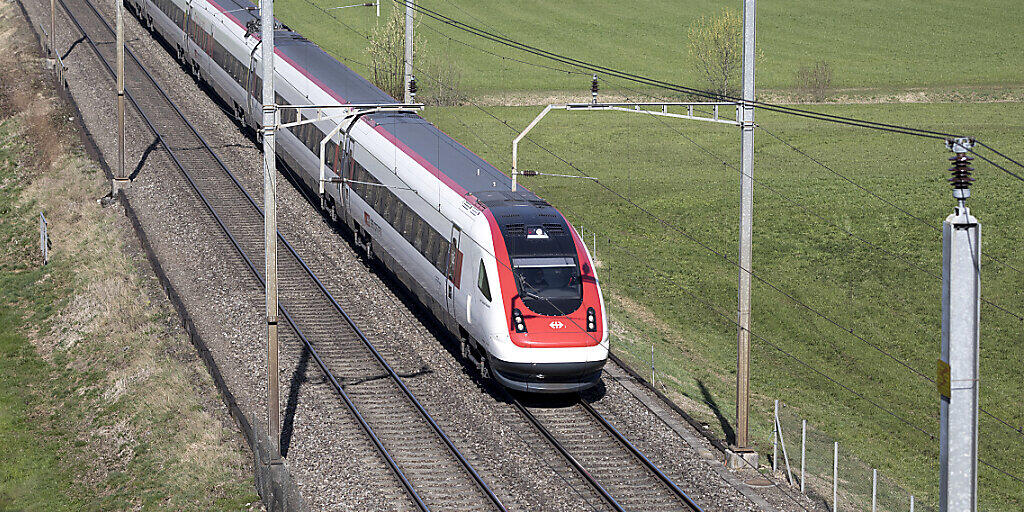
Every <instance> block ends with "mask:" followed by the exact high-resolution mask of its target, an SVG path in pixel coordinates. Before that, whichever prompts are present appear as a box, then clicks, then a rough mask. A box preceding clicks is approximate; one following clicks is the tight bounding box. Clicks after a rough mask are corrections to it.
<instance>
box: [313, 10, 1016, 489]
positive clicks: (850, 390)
mask: <svg viewBox="0 0 1024 512" xmlns="http://www.w3.org/2000/svg"><path fill="white" fill-rule="evenodd" d="M305 1H306V3H308V4H310V5H312V6H313V7H316V8H317V9H319V10H321V11H322V12H324V13H325V14H328V15H329V16H331V17H332V18H334V19H335V20H336V21H338V22H339V23H341V24H342V25H343V26H345V27H346V28H348V29H349V30H350V31H352V32H354V33H356V34H357V35H360V36H362V37H363V38H364V39H367V40H369V37H368V36H366V35H364V34H362V33H361V32H359V31H358V30H356V29H354V28H352V27H351V26H349V25H348V24H346V23H344V22H343V21H341V20H340V19H338V18H337V17H335V16H333V14H332V13H330V12H329V11H326V10H325V9H323V8H321V7H319V6H316V5H315V4H313V3H312V2H311V1H310V0H305ZM393 1H395V2H399V3H402V4H405V2H404V1H403V0H393ZM418 71H419V72H421V73H423V71H422V70H419V69H418ZM426 76H427V78H430V79H433V80H434V81H435V82H436V83H438V84H439V85H440V82H439V81H438V80H436V78H434V77H432V76H430V75H429V74H426ZM471 104H472V105H473V106H475V107H476V108H477V109H479V110H481V111H483V112H484V113H486V114H487V115H489V116H490V117H492V118H494V119H495V120H497V121H499V122H500V123H501V124H503V125H505V126H506V127H508V128H509V129H512V130H513V131H515V128H513V127H512V126H511V125H509V124H508V123H507V122H506V121H504V120H502V119H500V118H498V117H497V116H495V115H493V114H492V113H490V112H489V111H488V110H486V109H484V108H483V107H481V106H480V105H478V104H476V103H475V102H471ZM463 124H464V123H463ZM773 136H774V135H773ZM936 138H937V137H936ZM527 139H528V140H530V142H532V143H533V144H534V145H536V146H537V147H538V148H540V149H542V150H544V151H545V152H547V153H549V154H551V155H552V156H554V157H555V158H557V159H558V160H561V161H562V162H563V163H565V164H566V165H568V166H570V167H571V168H573V169H574V170H576V171H577V172H579V173H581V174H583V175H585V176H589V175H587V174H586V173H585V172H583V171H582V170H581V169H579V168H578V167H576V166H575V165H573V164H572V163H571V162H569V161H567V160H565V159H564V158H562V157H561V156H559V155H557V154H555V153H554V152H552V151H551V150H549V149H548V148H546V147H545V146H543V145H541V144H539V143H538V142H536V141H534V140H533V139H531V138H529V137H527ZM780 140H781V139H780ZM783 142H784V141H783ZM787 144H788V143H787ZM791 147H792V146H791ZM986 147H987V146H986ZM793 149H796V148H795V147H793ZM797 151H799V150H797ZM986 161H988V160H987V159H986ZM1015 163H1016V162H1015ZM822 165H824V164H822ZM833 172H834V171H833ZM1007 172H1008V171H1007ZM840 176H841V175H840ZM593 181H594V182H595V183H597V184H599V185H600V186H601V187H602V188H605V189H606V190H608V191H609V192H611V193H612V194H614V195H616V196H618V197H619V198H620V199H622V200H624V201H626V202H627V203H629V204H631V205H632V206H634V207H635V208H637V209H639V210H641V211H642V212H644V213H646V214H647V215H649V216H651V217H652V218H654V219H655V220H657V221H658V222H659V223H661V224H663V225H665V226H666V227H668V228H670V229H673V230H675V231H677V232H679V233H680V234H683V235H684V236H685V237H687V238H688V239H690V240H691V241H693V242H694V243H697V244H698V245H700V246H702V247H704V248H705V249H707V250H709V251H711V252H712V253H714V254H716V255H718V256H719V257H720V258H722V259H724V260H725V261H727V262H729V263H732V264H734V265H735V263H734V262H732V260H731V259H730V258H729V257H728V256H725V255H723V254H721V253H720V252H718V251H716V250H714V249H713V248H711V247H709V246H707V245H705V244H703V243H702V242H700V241H699V240H697V239H696V238H694V237H693V236H692V235H689V234H688V233H686V232H685V231H683V230H682V229H681V228H678V227H676V226H674V225H672V224H671V223H669V222H667V221H665V220H664V219H661V218H660V217H657V216H656V215H654V214H653V213H652V212H650V211H649V210H647V209H645V208H643V207H642V206H640V205H639V204H637V203H635V202H634V201H632V200H631V199H629V198H627V197H625V196H623V195H622V194H620V193H619V192H617V191H616V190H614V189H612V188H611V187H608V186H607V185H605V184H604V183H602V182H600V181H599V180H597V179H594V180H593ZM848 181H849V180H848ZM851 183H852V181H851ZM908 215H909V213H908ZM911 216H913V215H911ZM915 218H916V217H915ZM928 225H929V226H930V224H928ZM637 261H641V262H642V261H644V260H643V259H639V258H638V259H637ZM647 266H648V268H652V269H653V267H651V266H649V265H647ZM655 270H656V269H655ZM741 270H742V269H741ZM656 271H657V270H656ZM747 272H749V273H750V275H751V276H752V277H754V278H756V279H758V280H759V281H760V282H762V283H764V284H766V285H768V286H769V287H771V288H773V289H775V290H776V291H778V292H779V293H781V294H783V295H784V296H786V297H788V298H790V299H791V300H792V301H794V302H795V303H797V304H799V305H801V306H802V307H804V308H805V309H807V310H808V311H811V312H813V313H815V314H816V315H818V316H819V317H821V318H823V319H825V320H826V321H829V322H830V323H832V324H833V325H835V326H836V327H839V328H840V329H843V330H846V331H847V332H849V333H850V334H852V335H854V336H855V337H858V338H860V339H861V340H862V341H864V342H865V343H867V344H869V345H870V346H872V347H875V348H876V350H878V351H880V352H881V353H883V354H885V355H886V356H888V357H889V358H890V359H893V360H894V361H895V362H897V363H899V364H901V365H903V366H905V367H906V368H907V369H909V370H910V371H912V372H914V373H916V374H918V375H920V376H922V377H924V378H925V379H927V380H929V381H932V382H934V380H933V379H931V378H930V377H928V376H927V375H925V374H923V373H921V372H919V371H917V370H916V369H914V368H913V367H911V366H909V365H908V364H907V363H905V362H903V361H901V360H899V359H898V358H895V357H894V356H892V355H891V354H889V353H888V352H886V351H884V349H881V348H880V347H878V346H877V345H875V344H873V343H871V342H869V341H867V340H866V339H863V338H862V337H861V336H859V335H858V334H856V333H854V332H853V330H852V329H848V328H845V327H843V326H841V325H840V324H838V323H836V322H835V321H834V320H832V319H831V318H829V317H827V316H825V315H823V314H822V313H820V312H817V311H816V310H814V309H813V308H810V306H808V305H806V304H804V303H803V302H801V301H799V300H798V299H796V298H795V297H793V296H792V295H790V294H788V293H786V292H785V291H783V290H781V289H779V288H777V287H776V286H774V285H773V284H772V283H770V282H768V281H765V280H764V279H763V278H761V277H759V276H757V275H756V274H754V273H753V272H752V271H747ZM684 291H685V290H684ZM687 293H688V294H689V295H691V296H692V297H693V298H695V299H697V300H698V301H700V302H701V303H702V304H704V305H705V306H707V307H708V308H709V309H710V310H712V311H713V312H715V313H716V314H718V315H719V316H722V317H723V318H725V319H726V320H728V321H729V322H731V323H736V321H735V320H733V319H731V318H730V317H729V316H728V315H726V314H723V313H722V312H721V311H718V310H717V308H715V307H714V306H712V305H711V304H710V303H707V302H706V301H704V300H703V299H700V297H699V296H697V295H695V294H693V293H691V292H687ZM737 325H738V324H737ZM750 333H751V334H752V335H753V336H755V337H756V338H758V339H760V340H761V341H763V342H764V343H766V344H767V345H769V346H771V347H772V348H774V349H775V350H777V351H779V352H780V353H782V354H784V355H785V356H787V357H789V358H790V359H793V360H794V361H796V362H798V363H799V364H800V365H801V366H804V367H805V368H808V369H810V370H812V371H813V372H815V373H817V374H818V375H820V376H822V377H824V378H825V379H827V380H829V381H830V382H832V383H833V384H835V385H837V386H840V387H842V388H843V389H845V390H847V391H849V392H850V393H852V394H854V395H855V396H857V397H859V398H861V399H863V400H865V401H867V402H868V403H870V404H871V405H873V406H875V407H876V408H878V409H880V410H882V411H884V412H886V413H887V414H889V415H890V416H892V417H894V418H896V419H897V420H899V421H901V422H902V423H904V424H906V425H907V426H909V427H911V428H913V429H914V430H917V431H919V432H921V433H923V434H925V435H926V436H928V437H929V438H931V439H932V440H935V439H936V437H935V436H934V435H933V434H931V433H929V432H927V431H926V430H924V429H922V428H920V427H918V426H917V425H914V424H913V423H911V422H910V421H909V420H907V419H906V418H903V417H902V416H900V415H898V414H896V413H895V412H893V411H891V410H890V409H887V408H885V407H884V406H881V405H880V404H878V403H877V402H875V401H874V400H872V399H870V398H867V397H866V396H864V395H862V394H860V393H858V392H857V391H855V390H853V389H852V388H850V387H848V386H846V385H845V384H843V383H841V382H839V381H837V380H835V379H834V378H832V377H830V376H828V375H827V374H825V373H824V372H822V371H821V370H818V369H817V368H815V367H814V366H813V365H810V364H809V363H806V362H804V361H803V360H801V359H799V358H798V357H796V356H795V355H793V354H791V353H790V352H788V351H786V350H785V349H783V348H782V347H780V346H778V345H777V344H775V343H773V342H771V341H770V340H768V339H767V338H765V337H763V336H761V335H760V334H759V333H755V332H753V331H750ZM985 413H986V414H987V415H989V416H990V417H993V418H995V419H997V420H998V421H1000V422H1001V423H1003V424H1004V425H1006V426H1008V427H1010V428H1013V427H1012V426H1011V425H1010V424H1009V423H1007V422H1005V421H1003V420H1001V419H999V418H997V417H996V416H994V415H992V414H991V413H988V412H987V411H986V412H985ZM1014 430H1016V431H1018V432H1021V431H1020V430H1019V429H1014ZM1022 433H1024V432H1022ZM979 462H982V463H983V464H985V465H986V466H988V467H990V468H992V469H994V470H996V471H998V472H1000V473H1002V474H1004V475H1006V476H1008V477H1010V478H1013V479H1015V480H1017V481H1019V482H1024V480H1021V479H1020V478H1019V477H1016V476H1014V475H1012V474H1010V473H1008V472H1006V471H1005V470H1003V469H1000V468H998V467H996V466H994V465H992V464H991V463H988V462H986V461H983V460H981V459H979Z"/></svg>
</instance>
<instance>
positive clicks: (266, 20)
mask: <svg viewBox="0 0 1024 512" xmlns="http://www.w3.org/2000/svg"><path fill="white" fill-rule="evenodd" d="M260 44H261V45H262V48H260V50H261V51H262V61H263V98H262V102H263V238H264V250H265V252H266V263H267V271H266V278H267V279H266V284H267V430H268V434H269V436H270V463H271V464H275V463H280V462H281V401H280V398H279V397H280V394H279V393H280V392H279V387H278V386H279V383H278V377H279V375H278V373H279V372H278V359H277V358H278V354H279V350H278V344H277V310H278V306H277V153H276V151H277V149H276V145H275V140H274V130H275V125H276V124H277V105H275V104H274V0H262V1H261V2H260Z"/></svg>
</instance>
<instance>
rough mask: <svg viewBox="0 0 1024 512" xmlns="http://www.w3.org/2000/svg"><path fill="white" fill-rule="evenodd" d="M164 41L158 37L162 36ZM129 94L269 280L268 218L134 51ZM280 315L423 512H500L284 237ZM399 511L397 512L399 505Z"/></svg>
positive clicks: (92, 16) (103, 32)
mask: <svg viewBox="0 0 1024 512" xmlns="http://www.w3.org/2000/svg"><path fill="white" fill-rule="evenodd" d="M59 1H60V3H61V5H62V6H63V8H64V9H65V11H66V12H67V13H68V16H69V18H70V19H71V20H72V22H73V23H74V24H75V26H76V27H77V28H78V30H79V31H80V32H81V33H82V35H83V36H84V37H85V39H86V40H87V42H88V43H89V45H90V47H91V48H92V49H93V51H94V52H95V54H96V55H97V57H98V58H99V60H100V61H101V62H102V63H103V65H104V66H105V68H106V69H107V71H108V72H109V73H110V74H111V75H113V69H112V63H113V62H115V50H116V49H115V45H114V33H113V30H112V29H111V27H110V25H109V24H108V23H107V22H106V20H105V19H104V18H103V17H102V15H100V13H99V12H98V11H97V10H96V8H95V7H94V6H93V5H92V3H90V2H89V1H88V0H59ZM157 37H159V36H157ZM125 83H126V87H127V96H128V98H129V99H130V100H131V102H132V103H133V104H134V105H135V106H136V108H137V110H138V112H139V113H140V114H141V116H142V117H143V119H144V120H145V122H146V123H147V124H148V126H149V128H150V129H151V130H152V131H153V132H154V133H155V134H156V135H157V137H158V138H159V140H160V142H161V144H162V145H163V147H164V149H165V150H166V151H167V153H168V154H169V155H170V157H171V159H172V160H173V161H174V163H175V164H176V165H177V167H178V168H179V169H180V170H181V172H182V173H183V175H184V176H185V178H186V179H187V180H188V182H189V183H190V184H191V186H192V187H193V189H194V190H195V191H196V193H197V194H198V195H199V197H200V199H202V201H203V203H204V204H205V206H206V207H207V209H208V210H209V212H210V214H211V215H212V216H213V218H214V219H215V220H216V222H217V223H218V224H219V225H220V227H221V228H222V230H223V232H224V234H225V235H226V237H227V238H228V239H229V241H230V242H231V243H232V245H233V246H234V247H235V249H237V251H238V254H239V255H240V256H241V257H242V259H243V260H244V261H245V263H246V265H247V266H248V267H249V269H250V270H251V271H252V273H253V274H254V275H255V277H256V278H257V279H258V280H259V282H260V284H262V283H263V275H262V273H261V272H262V266H261V265H254V264H253V262H262V261H263V257H264V247H263V212H262V210H261V209H260V208H259V206H258V205H257V204H256V202H255V201H254V200H253V198H252V197H251V196H250V195H249V194H248V193H247V192H246V191H245V189H244V188H243V187H242V185H241V184H240V183H239V182H238V180H237V179H236V178H235V176H234V175H232V173H231V172H230V171H229V170H228V169H227V167H226V166H225V165H224V163H223V162H221V160H220V159H219V158H218V157H217V155H216V154H215V153H214V151H213V150H212V149H211V148H210V146H209V145H208V144H207V143H206V141H205V140H204V139H203V137H202V136H201V135H200V134H199V132H198V131H197V130H196V129H195V128H194V127H193V126H192V124H191V123H189V122H188V120H187V119H186V118H185V116H184V115H183V114H182V112H181V111H180V110H179V109H178V107H177V106H176V105H175V104H174V103H173V102H172V101H171V100H170V98H169V97H168V96H167V94H166V93H165V92H164V91H163V90H162V89H161V88H160V86H159V85H158V84H157V82H156V81H155V79H154V78H153V77H152V76H151V75H150V74H149V72H148V71H147V70H146V69H145V68H144V67H143V66H142V64H141V63H140V62H139V61H138V59H136V57H135V55H134V54H133V53H132V52H131V51H130V50H129V51H127V52H126V60H125ZM278 237H279V239H280V242H281V245H282V247H283V248H284V250H283V251H281V252H280V254H279V257H278V269H279V270H278V273H279V279H280V290H281V301H280V305H281V306H280V307H281V314H282V316H283V317H284V319H285V320H286V322H287V324H288V325H289V326H290V327H291V332H290V333H288V332H287V330H285V331H283V334H285V336H284V337H285V338H286V340H287V338H288V337H289V336H288V335H289V334H291V335H294V336H295V337H296V338H297V339H298V341H300V342H301V345H299V346H301V347H304V350H305V351H306V355H307V356H309V357H312V359H313V360H314V361H315V362H316V363H317V365H318V366H319V367H320V369H321V370H322V372H323V374H324V377H325V380H326V381H327V382H328V383H329V384H330V386H331V387H332V388H333V390H334V391H335V392H336V393H337V395H338V396H340V398H341V400H342V401H343V402H344V404H345V407H346V408H347V409H348V410H349V411H350V412H351V414H352V415H353V416H354V417H355V419H356V420H357V421H358V423H359V424H360V426H361V428H362V429H363V431H364V432H365V434H366V436H367V437H368V438H369V440H370V441H371V442H372V444H373V446H375V447H376V449H377V450H378V451H379V453H380V454H381V456H382V457H383V458H384V460H385V461H386V462H387V465H388V466H389V467H390V469H391V470H392V472H393V473H394V476H395V477H396V479H397V480H398V482H400V484H401V487H402V488H403V489H404V490H405V493H406V494H407V496H408V499H409V502H410V503H408V504H407V505H406V506H408V507H412V508H419V509H420V510H431V509H445V510H467V511H468V510H472V511H476V510H500V511H504V510H505V508H504V506H503V505H502V504H501V501H500V500H499V499H498V498H497V496H495V494H494V493H493V491H491V489H490V488H489V487H488V486H487V484H486V483H485V482H484V481H483V479H482V478H481V477H480V476H479V474H477V472H476V471H475V470H474V469H473V467H472V466H471V465H470V463H469V462H468V461H467V460H466V458H465V457H464V456H463V455H462V454H461V453H460V452H459V450H458V449H457V448H456V447H455V446H454V444H453V443H452V442H451V440H450V439H449V438H448V436H447V435H446V434H445V433H444V431H443V430H442V429H441V428H440V427H439V426H438V425H437V423H436V422H435V421H434V420H433V418H431V416H430V415H429V414H428V413H427V411H426V409H424V407H423V406H422V405H421V404H420V403H419V401H418V400H417V399H416V397H415V396H413V394H412V393H411V392H410V391H409V389H408V388H407V387H406V385H405V384H404V382H403V381H402V379H401V377H400V376H399V375H398V374H397V373H396V372H395V370H394V369H392V367H391V366H390V365H388V363H387V362H386V361H385V360H384V358H383V357H382V356H381V355H380V353H379V352H378V351H377V350H376V349H375V348H374V346H373V344H372V343H370V341H369V340H368V339H367V338H366V336H364V335H363V333H362V332H361V331H360V330H359V328H358V327H357V326H356V324H355V323H354V322H353V321H352V319H351V318H350V317H349V315H348V314H347V313H346V312H345V311H344V310H343V309H342V308H341V306H340V305H339V304H338V302H337V301H336V300H335V299H334V297H332V296H331V294H330V293H329V292H328V291H327V290H326V288H325V287H324V286H323V284H322V283H321V282H320V280H319V279H318V278H317V277H316V275H315V274H314V273H313V272H312V271H311V270H310V269H309V267H307V266H306V264H305V262H303V261H302V259H301V258H300V257H299V255H298V254H297V253H296V251H295V250H294V249H293V248H292V246H291V245H290V244H289V243H288V241H287V240H285V239H284V237H282V236H281V235H280V233H278ZM395 507H396V508H401V507H400V505H399V504H398V503H396V504H395Z"/></svg>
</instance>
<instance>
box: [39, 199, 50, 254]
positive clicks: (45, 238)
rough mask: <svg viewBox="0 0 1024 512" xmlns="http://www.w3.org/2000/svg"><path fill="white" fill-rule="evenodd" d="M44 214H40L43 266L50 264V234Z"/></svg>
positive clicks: (40, 248)
mask: <svg viewBox="0 0 1024 512" xmlns="http://www.w3.org/2000/svg"><path fill="white" fill-rule="evenodd" d="M48 227H49V226H48V223H47V222H46V217H44V216H43V212H39V250H40V251H41V252H42V253H43V265H46V264H47V263H49V262H50V247H49V245H50V233H49V230H48V229H47V228H48Z"/></svg>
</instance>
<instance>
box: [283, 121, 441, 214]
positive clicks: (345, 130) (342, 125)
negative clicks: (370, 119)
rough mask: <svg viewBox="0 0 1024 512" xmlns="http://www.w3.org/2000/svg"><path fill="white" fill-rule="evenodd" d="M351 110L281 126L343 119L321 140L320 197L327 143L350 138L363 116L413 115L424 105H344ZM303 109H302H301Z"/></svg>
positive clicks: (325, 169) (325, 180)
mask: <svg viewBox="0 0 1024 512" xmlns="http://www.w3.org/2000/svg"><path fill="white" fill-rule="evenodd" d="M344 106H345V107H348V108H349V109H350V110H349V111H348V112H346V113H344V114H335V115H331V116H326V117H323V118H319V117H318V119H307V120H305V121H300V122H296V123H287V124H283V125H280V126H281V127H287V126H295V125H299V124H303V123H311V122H315V121H317V120H319V121H325V120H331V119H341V121H340V122H339V123H338V124H337V125H336V126H335V127H334V128H332V129H331V131H329V132H327V134H326V135H325V136H324V138H322V139H320V190H319V192H320V197H321V199H322V198H323V197H324V193H325V190H324V189H325V187H324V183H326V182H327V165H326V161H327V159H326V152H327V142H328V141H330V140H331V139H332V138H334V136H335V135H337V134H339V133H341V134H342V135H343V137H348V135H349V132H350V131H351V130H352V127H353V126H355V124H356V122H358V121H359V119H360V118H361V117H363V116H367V115H371V114H378V113H380V112H398V113H403V112H404V113H413V112H418V111H420V110H422V109H423V105H422V104H419V103H414V104H395V105H344ZM300 108H301V107H300ZM339 175H340V176H344V174H343V173H339ZM342 180H344V177H342Z"/></svg>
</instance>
